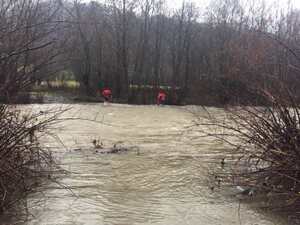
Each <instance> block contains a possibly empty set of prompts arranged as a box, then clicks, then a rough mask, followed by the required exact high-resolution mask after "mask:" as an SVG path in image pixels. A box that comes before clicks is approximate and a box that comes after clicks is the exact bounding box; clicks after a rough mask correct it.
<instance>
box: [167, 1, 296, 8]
mask: <svg viewBox="0 0 300 225" xmlns="http://www.w3.org/2000/svg"><path fill="white" fill-rule="evenodd" d="M189 1H192V2H194V3H195V4H196V5H197V6H198V7H200V8H203V9H204V8H205V7H206V6H207V5H208V4H209V2H210V0H189ZM260 1H263V0H260ZM167 2H168V4H169V6H170V7H172V8H178V7H180V6H181V5H182V0H167ZM265 2H266V3H267V4H276V5H279V6H281V7H283V8H285V7H286V6H287V5H288V3H289V2H291V3H292V5H293V6H294V7H295V8H298V9H300V0H265Z"/></svg>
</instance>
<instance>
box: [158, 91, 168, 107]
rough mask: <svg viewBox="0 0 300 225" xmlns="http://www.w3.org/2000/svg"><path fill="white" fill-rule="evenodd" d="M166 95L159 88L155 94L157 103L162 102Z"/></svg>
mask: <svg viewBox="0 0 300 225" xmlns="http://www.w3.org/2000/svg"><path fill="white" fill-rule="evenodd" d="M166 98H167V95H166V93H165V92H164V91H163V90H160V91H159V92H158V95H157V105H160V104H164V103H165V101H166Z"/></svg>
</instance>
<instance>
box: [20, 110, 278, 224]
mask: <svg viewBox="0 0 300 225" xmlns="http://www.w3.org/2000/svg"><path fill="white" fill-rule="evenodd" d="M60 106H62V105H60ZM33 107H34V108H35V109H36V110H39V109H43V110H44V109H45V108H47V107H54V105H35V106H33ZM66 107H67V106H66ZM212 111H213V112H214V113H220V111H221V110H217V109H212ZM65 117H69V118H81V120H69V121H65V122H63V123H62V124H60V128H59V129H58V130H56V131H55V134H56V135H57V137H59V138H60V140H61V141H62V142H63V144H64V147H62V145H61V144H60V143H59V142H58V141H57V140H55V139H53V138H48V139H47V141H45V143H44V145H45V146H48V147H49V148H51V149H52V151H54V152H55V156H56V157H57V158H58V160H59V162H60V164H61V166H62V167H63V168H64V169H66V170H68V171H69V172H70V174H69V175H67V176H64V177H63V178H62V179H61V180H60V183H61V184H62V185H66V186H68V187H69V188H71V191H70V190H68V189H65V188H63V187H62V186H61V185H57V184H53V183H52V184H49V185H48V186H47V187H45V188H43V190H42V192H37V193H35V194H32V195H30V196H29V199H28V210H29V213H30V215H32V216H30V218H29V220H28V221H27V222H26V223H25V224H26V225H138V224H139V225H140V224H157V225H158V224H160V225H177V224H178V225H184V224H190V225H198V224H199V225H201V224H203V225H235V224H236V225H240V224H243V225H250V224H251V225H255V224H256V225H275V224H278V225H279V224H283V223H282V222H280V221H279V220H278V219H275V218H274V217H271V216H268V215H266V214H264V213H262V212H260V211H257V210H255V209H253V208H250V207H249V206H247V205H241V207H240V213H238V207H239V206H238V203H237V202H236V201H235V200H234V199H233V198H231V197H228V196H225V195H221V194H217V192H212V190H211V189H210V188H209V187H208V182H207V177H206V174H207V170H208V168H210V167H213V166H217V164H214V163H212V161H214V160H213V159H214V158H216V157H219V155H220V154H222V150H223V149H224V146H223V145H222V144H221V143H216V142H214V141H212V140H209V139H197V138H196V137H197V136H199V133H197V132H196V131H191V130H189V129H187V127H189V126H190V125H192V123H193V122H192V121H193V119H194V116H193V115H192V114H191V113H190V112H189V111H188V110H187V108H185V107H168V106H165V107H157V106H128V105H117V104H111V105H103V104H76V105H72V109H71V110H70V111H69V112H67V114H66V115H65ZM94 139H99V140H100V141H101V142H103V145H104V146H107V147H111V146H113V145H114V144H116V143H117V144H118V145H121V146H124V147H128V148H130V149H132V150H131V151H128V152H125V153H122V154H99V153H97V152H96V151H95V149H94V147H93V144H92V141H93V140H94ZM137 149H139V150H137ZM41 199H42V200H41ZM239 215H240V216H239Z"/></svg>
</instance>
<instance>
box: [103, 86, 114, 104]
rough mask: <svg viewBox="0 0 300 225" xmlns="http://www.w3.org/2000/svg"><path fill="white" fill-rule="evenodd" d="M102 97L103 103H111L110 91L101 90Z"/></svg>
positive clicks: (107, 89)
mask: <svg viewBox="0 0 300 225" xmlns="http://www.w3.org/2000/svg"><path fill="white" fill-rule="evenodd" d="M102 96H103V98H104V101H106V102H111V101H112V91H111V89H109V88H103V90H102Z"/></svg>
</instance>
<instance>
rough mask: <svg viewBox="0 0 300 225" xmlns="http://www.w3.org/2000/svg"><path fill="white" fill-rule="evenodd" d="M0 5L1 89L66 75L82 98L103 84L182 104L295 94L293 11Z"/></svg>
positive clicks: (114, 2)
mask: <svg viewBox="0 0 300 225" xmlns="http://www.w3.org/2000/svg"><path fill="white" fill-rule="evenodd" d="M1 2H2V4H1V6H0V7H1V12H2V13H1V22H0V23H1V37H0V50H1V67H2V68H1V72H2V73H1V79H0V83H1V84H4V83H7V80H11V81H13V82H14V81H15V80H17V79H20V78H22V80H26V79H27V80H28V82H26V83H31V81H33V80H43V79H48V78H46V77H48V76H49V75H53V74H54V75H57V74H58V73H59V71H62V70H64V71H69V72H70V73H72V74H73V75H74V76H75V78H76V80H77V81H78V82H80V84H81V87H82V90H83V91H84V92H85V94H87V95H95V94H96V91H97V89H98V88H99V84H100V83H101V85H102V86H107V87H111V88H112V89H113V92H114V96H115V97H117V98H124V99H128V98H130V95H131V94H132V92H133V90H134V89H139V90H145V89H147V88H148V89H153V90H157V89H158V88H159V87H161V86H164V87H169V88H170V89H171V90H180V92H178V93H180V98H181V99H185V101H187V102H188V101H192V102H195V103H204V104H214V103H216V102H222V103H227V102H237V101H238V102H239V101H243V100H244V99H245V98H249V96H250V97H251V98H252V97H253V98H254V99H255V96H252V95H251V89H253V88H255V87H256V86H263V87H271V86H273V85H276V84H277V83H278V81H280V82H285V83H289V87H290V88H292V89H294V90H295V92H297V82H295V81H296V80H297V76H298V73H299V68H298V67H297V64H296V62H295V61H296V58H297V57H298V55H297V54H298V46H299V30H300V18H299V17H300V12H299V10H297V9H294V8H293V7H292V6H291V5H286V6H285V7H282V6H275V5H271V6H268V5H267V4H265V3H264V2H263V1H251V2H250V1H242V0H215V1H211V3H210V4H209V6H208V7H207V8H206V9H205V10H204V9H199V8H198V7H197V6H196V5H195V4H193V3H192V2H189V1H183V3H182V6H181V7H180V8H178V9H170V8H169V7H168V5H167V4H166V2H165V1H164V0H109V1H105V3H103V2H97V1H90V2H83V1H80V0H73V1H71V0H44V1H35V0H30V1H26V0H17V1H8V0H2V1H1ZM25 8H26V10H25ZM11 54H13V55H11ZM8 59H9V60H8ZM8 61H9V62H8ZM6 71H9V72H6ZM29 78H30V79H29ZM14 83H16V82H14ZM17 83H18V82H17ZM8 86H10V85H8ZM17 89H18V88H17ZM7 92H9V93H10V92H13V90H9V91H7Z"/></svg>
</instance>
